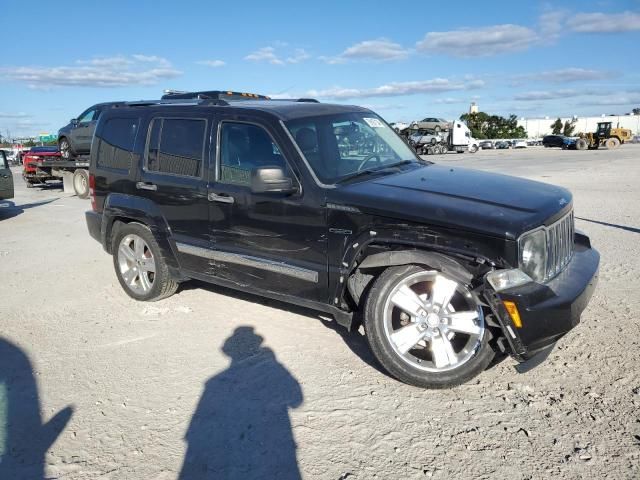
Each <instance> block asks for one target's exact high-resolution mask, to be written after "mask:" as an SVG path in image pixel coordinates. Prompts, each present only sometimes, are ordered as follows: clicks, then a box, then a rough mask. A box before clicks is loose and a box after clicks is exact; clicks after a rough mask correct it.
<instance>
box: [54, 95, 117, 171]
mask: <svg viewBox="0 0 640 480" xmlns="http://www.w3.org/2000/svg"><path fill="white" fill-rule="evenodd" d="M118 103H122V102H108V103H98V104H96V105H93V106H92V107H89V108H87V109H86V110H85V111H84V112H82V113H81V114H80V115H78V118H72V119H71V120H70V121H69V123H68V124H67V125H65V126H64V127H62V128H61V129H60V130H59V131H58V148H59V150H60V155H62V158H64V159H65V160H69V159H71V158H73V157H76V156H78V155H87V154H89V153H90V150H91V140H92V139H93V133H94V131H95V129H96V124H97V122H98V119H99V118H100V115H101V114H102V112H103V111H104V110H105V109H106V108H110V107H112V106H113V105H116V104H118Z"/></svg>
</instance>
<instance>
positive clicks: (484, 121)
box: [460, 112, 527, 139]
mask: <svg viewBox="0 0 640 480" xmlns="http://www.w3.org/2000/svg"><path fill="white" fill-rule="evenodd" d="M460 120H462V121H463V122H465V123H466V124H467V126H468V127H469V130H471V134H472V135H473V137H474V138H477V139H485V138H489V139H490V138H526V137H527V131H526V130H525V129H524V127H521V126H518V117H517V116H516V115H509V117H508V118H505V117H501V116H499V115H489V114H487V113H485V112H478V113H465V114H463V115H461V116H460Z"/></svg>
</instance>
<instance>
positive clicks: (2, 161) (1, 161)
mask: <svg viewBox="0 0 640 480" xmlns="http://www.w3.org/2000/svg"><path fill="white" fill-rule="evenodd" d="M0 168H9V162H7V156H6V155H5V153H4V150H0Z"/></svg>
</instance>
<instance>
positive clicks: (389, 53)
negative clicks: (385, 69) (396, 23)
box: [320, 38, 409, 64]
mask: <svg viewBox="0 0 640 480" xmlns="http://www.w3.org/2000/svg"><path fill="white" fill-rule="evenodd" d="M408 56H409V50H407V49H405V48H404V47H403V46H402V45H400V44H399V43H395V42H392V41H391V40H389V39H386V38H378V39H376V40H365V41H363V42H359V43H356V44H355V45H352V46H350V47H349V48H347V49H346V50H345V51H344V52H342V53H341V54H340V55H338V56H336V57H320V59H321V60H323V61H325V62H326V63H329V64H337V63H346V62H348V61H351V60H373V61H379V62H387V61H392V60H404V59H406V58H407V57H408Z"/></svg>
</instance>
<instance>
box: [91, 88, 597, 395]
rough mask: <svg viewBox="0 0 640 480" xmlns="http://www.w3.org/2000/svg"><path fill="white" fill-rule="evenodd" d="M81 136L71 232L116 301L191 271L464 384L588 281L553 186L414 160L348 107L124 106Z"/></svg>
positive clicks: (404, 365)
mask: <svg viewBox="0 0 640 480" xmlns="http://www.w3.org/2000/svg"><path fill="white" fill-rule="evenodd" d="M347 140H348V145H354V146H355V145H357V147H353V148H352V147H349V148H343V147H342V146H341V145H343V144H345V145H346V144H347ZM93 147H94V148H93V149H92V153H91V161H90V178H89V181H90V186H91V204H92V210H91V211H89V212H87V214H86V221H87V226H88V230H89V233H90V234H91V236H92V237H93V238H95V239H96V240H98V241H99V242H100V243H101V244H102V246H103V248H104V249H105V250H106V252H108V253H109V254H111V255H113V265H114V269H115V273H116V276H117V278H118V280H119V282H120V284H121V286H122V288H123V289H124V291H125V292H126V293H127V294H128V295H129V296H131V297H132V298H134V299H136V300H140V301H153V300H159V299H161V298H165V297H168V296H170V295H172V294H173V293H174V292H175V291H176V289H177V288H178V284H179V283H180V282H182V281H185V280H187V279H191V278H195V279H200V280H203V281H206V282H211V283H214V284H219V285H223V286H226V287H230V288H234V289H239V290H242V291H245V292H249V293H252V294H256V295H262V296H265V297H270V298H276V299H279V300H281V301H285V302H289V303H292V304H297V305H304V306H306V307H308V308H313V309H316V310H319V311H324V312H328V313H329V314H331V315H333V316H334V318H335V319H336V321H337V322H338V323H339V324H340V325H342V326H344V327H346V328H354V327H356V326H357V322H358V321H359V320H360V318H362V319H363V322H364V326H365V331H366V336H367V340H368V343H369V345H370V347H371V350H372V352H373V354H374V355H375V357H376V358H377V359H378V360H379V362H380V364H381V365H382V366H383V367H384V368H385V369H386V370H387V371H388V372H389V373H390V374H392V375H393V376H395V377H396V378H398V379H400V380H402V381H404V382H407V383H410V384H413V385H418V386H422V387H440V388H442V387H449V386H452V385H456V384H460V383H462V382H465V381H468V380H469V379H471V378H473V377H475V376H476V375H478V374H479V373H480V372H482V371H483V370H484V369H485V368H486V367H487V365H489V363H490V362H491V361H492V359H493V357H494V353H495V351H494V348H496V349H498V350H500V351H504V352H508V353H509V354H510V355H511V356H512V357H514V358H515V359H516V360H518V361H521V362H526V361H530V365H534V363H533V362H539V359H540V358H543V356H544V355H548V351H549V349H550V348H551V347H552V346H553V345H554V343H555V342H556V341H557V340H558V339H559V338H560V337H562V336H563V335H564V334H566V333H567V332H568V331H569V330H571V329H572V328H573V327H574V326H576V325H577V324H578V322H579V319H580V314H581V312H582V310H583V309H584V308H585V307H586V305H587V302H588V300H589V298H590V296H591V294H592V292H593V290H594V287H595V281H596V278H597V271H598V264H599V255H598V253H597V251H596V250H594V249H593V248H592V247H591V244H590V241H589V238H588V237H587V236H585V235H584V234H583V233H580V232H578V231H575V230H574V217H573V200H572V195H571V193H570V192H569V191H568V190H566V189H564V188H561V187H557V186H553V185H548V184H545V183H539V182H534V181H532V180H526V179H522V178H515V177H509V176H505V175H496V174H492V173H489V172H482V171H476V170H471V169H465V168H459V167H452V166H451V165H446V166H444V165H443V166H440V165H437V164H434V163H431V162H425V161H422V160H421V159H419V158H418V157H417V156H416V155H415V153H414V152H413V151H412V150H411V148H410V147H409V146H408V145H407V144H406V143H405V142H404V141H403V140H402V139H401V138H400V137H399V136H398V135H397V134H396V132H395V131H394V130H393V129H392V128H391V127H389V126H388V125H387V124H386V123H385V122H384V121H383V120H382V119H381V118H380V117H378V116H377V115H376V114H375V113H374V112H372V111H370V110H368V109H365V108H359V107H354V106H347V105H330V104H320V103H310V102H308V101H305V102H299V101H271V100H257V101H247V100H244V101H237V102H236V101H232V100H230V101H224V102H221V101H219V100H216V101H210V100H194V101H192V102H184V103H183V104H182V105H165V104H162V103H161V102H157V103H147V104H145V105H141V104H139V103H138V104H136V103H133V104H130V105H124V106H120V107H118V108H111V109H106V110H105V111H104V112H103V114H102V116H101V118H100V120H99V121H98V125H97V128H96V134H95V139H94V144H93ZM248 232H249V233H250V234H248ZM257 239H259V241H257ZM96 278H97V277H96ZM292 344H295V342H293V343H292ZM301 354H302V355H305V353H304V352H303V353H301ZM537 355H538V356H537Z"/></svg>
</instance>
